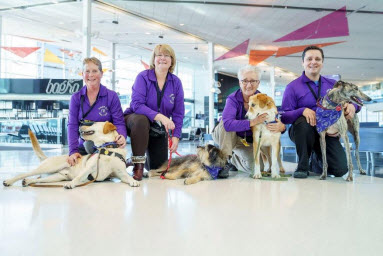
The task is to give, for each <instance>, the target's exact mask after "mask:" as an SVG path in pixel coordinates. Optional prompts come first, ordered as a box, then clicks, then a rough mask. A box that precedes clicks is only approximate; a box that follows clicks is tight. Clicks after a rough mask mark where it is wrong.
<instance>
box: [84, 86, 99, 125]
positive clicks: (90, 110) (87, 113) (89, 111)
mask: <svg viewBox="0 0 383 257" xmlns="http://www.w3.org/2000/svg"><path fill="white" fill-rule="evenodd" d="M99 95H100V91H98V94H97V98H96V101H94V103H93V104H92V106H91V107H90V109H89V110H88V111H87V112H86V113H85V114H84V98H85V96H84V95H82V96H81V112H82V120H83V119H85V117H86V116H87V115H88V114H89V113H90V112H91V111H92V109H93V107H94V106H95V105H96V102H97V100H98V96H99Z"/></svg>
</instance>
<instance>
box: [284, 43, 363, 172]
mask: <svg viewBox="0 0 383 257" xmlns="http://www.w3.org/2000/svg"><path fill="white" fill-rule="evenodd" d="M302 60H303V63H302V64H303V67H304V72H303V73H302V76H300V77H299V78H297V79H295V80H294V81H292V82H290V83H289V84H288V85H287V87H286V90H285V92H284V94H283V99H282V108H281V109H282V117H281V120H282V122H283V123H285V124H292V126H291V127H290V129H289V136H290V139H291V140H292V141H293V142H294V143H295V145H296V151H297V154H298V158H299V161H298V167H297V169H296V171H295V172H294V177H295V178H307V176H308V173H309V170H310V165H309V159H310V156H311V154H312V152H313V151H314V152H315V155H313V156H312V164H315V163H317V162H318V161H319V163H320V162H321V159H322V154H321V149H320V142H319V134H318V132H317V131H316V116H315V110H316V108H317V106H316V102H317V99H318V98H320V97H323V96H324V95H325V94H326V91H327V90H328V89H331V88H333V86H334V84H335V82H336V81H335V80H332V79H328V78H325V77H323V76H321V75H320V71H321V69H322V67H323V61H324V55H323V50H322V49H321V48H319V47H317V46H309V47H307V48H306V49H305V50H304V51H303V54H302ZM358 111H360V108H359V107H358V106H357V105H353V104H347V105H346V108H345V110H344V114H345V116H346V119H350V118H352V117H354V115H355V112H358ZM326 145H327V148H326V149H327V162H328V172H329V173H330V174H333V175H335V176H336V177H340V176H343V175H344V174H345V173H346V172H347V159H346V155H345V152H344V150H343V148H342V145H341V144H340V139H339V137H331V136H328V135H327V136H326ZM311 170H312V171H313V170H317V168H316V167H315V166H312V167H311ZM320 172H322V171H321V170H320Z"/></svg>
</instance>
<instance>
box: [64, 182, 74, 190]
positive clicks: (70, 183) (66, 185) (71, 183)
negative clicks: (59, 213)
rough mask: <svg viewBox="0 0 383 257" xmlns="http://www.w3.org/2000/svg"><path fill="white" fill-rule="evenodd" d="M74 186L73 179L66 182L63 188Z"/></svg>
mask: <svg viewBox="0 0 383 257" xmlns="http://www.w3.org/2000/svg"><path fill="white" fill-rule="evenodd" d="M75 187H76V185H75V184H74V183H73V181H72V182H69V183H66V184H65V185H64V188H65V189H73V188H75Z"/></svg>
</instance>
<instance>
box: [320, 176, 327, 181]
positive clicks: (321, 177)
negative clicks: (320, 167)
mask: <svg viewBox="0 0 383 257" xmlns="http://www.w3.org/2000/svg"><path fill="white" fill-rule="evenodd" d="M326 178H327V176H325V175H320V177H319V179H320V180H326Z"/></svg>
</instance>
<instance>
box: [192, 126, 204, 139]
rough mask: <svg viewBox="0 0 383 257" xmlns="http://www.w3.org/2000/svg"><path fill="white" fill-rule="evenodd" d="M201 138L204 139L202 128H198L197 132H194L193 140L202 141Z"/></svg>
mask: <svg viewBox="0 0 383 257" xmlns="http://www.w3.org/2000/svg"><path fill="white" fill-rule="evenodd" d="M200 140H202V129H201V128H197V129H196V131H195V134H194V139H193V141H200Z"/></svg>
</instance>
